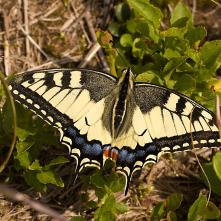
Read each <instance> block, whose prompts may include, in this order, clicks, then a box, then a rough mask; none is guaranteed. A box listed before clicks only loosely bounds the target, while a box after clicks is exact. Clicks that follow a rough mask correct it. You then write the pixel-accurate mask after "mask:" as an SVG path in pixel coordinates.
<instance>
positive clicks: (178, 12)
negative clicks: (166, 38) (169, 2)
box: [170, 2, 192, 28]
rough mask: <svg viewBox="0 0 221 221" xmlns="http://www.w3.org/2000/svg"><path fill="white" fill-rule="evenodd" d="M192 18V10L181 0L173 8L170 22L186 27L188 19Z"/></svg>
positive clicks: (174, 25)
mask: <svg viewBox="0 0 221 221" xmlns="http://www.w3.org/2000/svg"><path fill="white" fill-rule="evenodd" d="M191 20H192V15H191V12H190V10H189V8H188V6H187V5H185V4H184V3H182V2H179V3H178V4H177V5H176V7H175V8H174V10H173V13H172V16H171V19H170V23H171V25H172V26H173V27H180V28H181V27H184V26H186V24H187V21H191Z"/></svg>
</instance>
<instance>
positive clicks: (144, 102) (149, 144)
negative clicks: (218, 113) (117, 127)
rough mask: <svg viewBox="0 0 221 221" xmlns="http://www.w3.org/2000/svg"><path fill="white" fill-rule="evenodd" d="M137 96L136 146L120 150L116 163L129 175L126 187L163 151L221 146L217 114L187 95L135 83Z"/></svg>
mask: <svg viewBox="0 0 221 221" xmlns="http://www.w3.org/2000/svg"><path fill="white" fill-rule="evenodd" d="M134 99H135V103H136V107H135V108H134V111H133V117H132V125H131V127H130V128H128V136H130V137H131V138H130V139H132V140H133V142H132V141H131V143H133V148H129V147H128V146H129V145H124V146H123V147H122V148H121V149H120V150H119V156H118V159H117V167H116V169H117V171H118V172H120V173H123V174H124V175H125V177H126V179H127V186H126V191H127V188H128V183H129V181H130V178H131V175H132V173H133V172H134V171H135V170H137V169H141V168H142V167H143V166H144V165H145V164H146V163H154V162H156V161H157V159H158V157H159V154H161V153H162V151H163V152H174V151H184V150H188V149H192V148H193V147H195V148H202V147H219V146H220V144H221V140H220V136H219V130H218V128H217V126H216V124H215V116H214V114H213V113H212V112H211V111H209V110H207V109H206V108H204V107H203V106H201V105H199V104H197V103H196V102H194V101H193V100H191V99H189V98H188V97H186V96H184V95H182V94H179V93H177V92H174V91H172V90H169V89H167V88H164V87H160V86H157V85H152V84H145V83H135V88H134ZM128 140H129V138H128ZM131 147H132V145H131Z"/></svg>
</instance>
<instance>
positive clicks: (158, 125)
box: [9, 68, 221, 193]
mask: <svg viewBox="0 0 221 221" xmlns="http://www.w3.org/2000/svg"><path fill="white" fill-rule="evenodd" d="M134 77H135V76H134V74H133V73H132V71H131V69H130V68H127V69H125V70H124V71H123V72H122V75H121V77H120V78H119V79H117V78H115V77H113V76H111V75H109V74H106V73H103V72H98V71H93V70H88V69H48V70H38V71H29V72H25V73H22V74H19V75H16V76H15V77H14V78H13V80H12V81H11V82H10V85H9V89H10V90H11V93H12V95H13V97H14V99H15V100H16V101H17V102H19V103H21V104H23V105H25V106H26V107H27V108H29V109H30V110H32V111H33V112H35V113H36V114H37V115H38V116H40V117H41V118H42V119H43V120H44V121H46V122H47V123H49V124H50V125H52V126H53V127H55V128H57V129H58V130H59V131H60V141H61V143H62V144H64V145H66V146H67V147H68V148H69V153H70V156H71V157H73V158H75V159H76V174H78V173H79V172H80V171H81V170H82V169H83V168H84V167H87V166H94V167H98V168H101V167H102V166H103V165H104V162H105V160H106V159H108V158H110V159H112V160H114V161H115V162H116V171H117V172H120V173H122V174H123V175H124V176H125V178H126V184H125V193H127V191H128V187H129V182H130V180H131V177H132V174H133V173H134V172H135V171H136V170H140V169H142V167H144V165H145V164H147V163H155V162H156V161H157V160H158V158H159V154H160V153H162V152H175V151H184V150H188V149H192V147H193V146H194V147H196V148H202V147H219V146H220V144H221V140H220V136H219V130H218V127H217V126H216V123H215V116H214V114H213V113H212V112H211V111H209V110H207V109H206V108H205V107H203V106H201V105H200V104H198V103H196V102H195V101H193V100H191V99H190V98H188V97H186V96H184V95H182V94H180V93H177V92H175V91H173V90H169V89H167V88H165V87H162V86H157V85H153V84H149V83H139V82H135V81H134Z"/></svg>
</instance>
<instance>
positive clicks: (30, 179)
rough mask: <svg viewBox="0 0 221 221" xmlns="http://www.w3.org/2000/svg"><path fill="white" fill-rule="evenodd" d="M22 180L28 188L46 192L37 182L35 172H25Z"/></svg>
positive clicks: (44, 187) (44, 186) (45, 187)
mask: <svg viewBox="0 0 221 221" xmlns="http://www.w3.org/2000/svg"><path fill="white" fill-rule="evenodd" d="M24 179H25V182H26V183H27V184H28V185H29V186H31V187H34V188H35V189H36V190H37V191H41V192H46V190H47V186H46V185H44V184H42V183H40V182H39V181H38V179H37V172H36V171H30V170H28V171H26V173H25V174H24Z"/></svg>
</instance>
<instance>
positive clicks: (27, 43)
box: [23, 0, 30, 57]
mask: <svg viewBox="0 0 221 221" xmlns="http://www.w3.org/2000/svg"><path fill="white" fill-rule="evenodd" d="M23 5H24V23H25V32H26V33H27V35H25V49H26V56H27V57H28V55H29V51H30V44H29V39H28V36H29V27H28V0H23Z"/></svg>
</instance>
